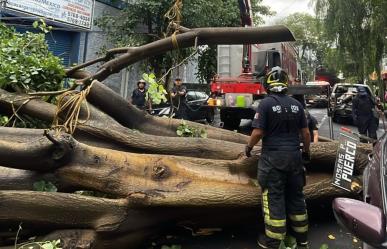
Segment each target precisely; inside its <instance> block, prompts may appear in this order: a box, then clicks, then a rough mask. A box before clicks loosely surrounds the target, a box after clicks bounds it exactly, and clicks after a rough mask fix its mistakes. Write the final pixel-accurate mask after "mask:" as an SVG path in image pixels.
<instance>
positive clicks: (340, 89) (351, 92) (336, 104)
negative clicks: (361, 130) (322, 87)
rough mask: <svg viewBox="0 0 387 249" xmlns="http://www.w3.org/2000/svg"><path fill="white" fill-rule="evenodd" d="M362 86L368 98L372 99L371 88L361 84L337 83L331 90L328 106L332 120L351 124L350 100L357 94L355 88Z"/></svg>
mask: <svg viewBox="0 0 387 249" xmlns="http://www.w3.org/2000/svg"><path fill="white" fill-rule="evenodd" d="M359 86H363V87H365V88H366V91H367V92H368V94H369V95H370V96H373V97H374V94H373V93H372V91H371V88H370V87H369V86H367V85H363V84H351V83H338V84H336V85H335V86H334V87H333V89H332V94H331V96H330V99H329V101H330V105H331V106H332V111H333V113H332V119H333V121H334V122H336V123H343V122H348V123H352V122H353V119H352V98H353V97H354V96H356V94H357V88H358V87H359Z"/></svg>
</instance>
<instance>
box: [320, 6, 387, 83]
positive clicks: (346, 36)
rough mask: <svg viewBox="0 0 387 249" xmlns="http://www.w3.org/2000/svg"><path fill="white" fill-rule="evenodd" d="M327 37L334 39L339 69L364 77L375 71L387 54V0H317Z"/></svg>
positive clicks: (359, 78) (347, 74)
mask: <svg viewBox="0 0 387 249" xmlns="http://www.w3.org/2000/svg"><path fill="white" fill-rule="evenodd" d="M314 3H315V7H316V13H317V14H318V18H319V19H320V20H321V22H322V23H323V25H324V29H325V30H326V37H327V38H329V39H330V41H331V42H332V47H333V48H336V49H334V50H333V53H334V55H335V58H336V59H337V61H338V63H337V66H338V69H340V70H342V71H343V72H344V75H345V76H346V77H347V78H348V77H351V76H352V77H353V76H354V77H356V78H357V79H358V80H364V79H366V78H367V76H368V75H369V74H370V73H371V72H373V71H374V70H376V71H377V72H380V61H381V58H382V56H383V54H384V53H385V46H386V39H385V37H386V35H387V29H386V28H385V24H386V23H387V16H386V14H385V13H386V12H387V2H386V1H385V0H352V1H341V0H314Z"/></svg>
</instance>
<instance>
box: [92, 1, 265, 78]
mask: <svg viewBox="0 0 387 249" xmlns="http://www.w3.org/2000/svg"><path fill="white" fill-rule="evenodd" d="M173 2H174V1H170V0H144V1H128V3H127V7H126V8H125V9H124V10H122V11H121V12H120V14H119V15H115V16H111V15H108V14H106V15H104V16H103V17H102V18H99V19H97V20H96V24H97V25H98V26H99V27H101V28H102V29H103V30H105V31H106V32H107V33H108V35H109V37H110V39H111V41H112V42H113V43H114V45H115V46H139V45H143V44H146V43H150V42H153V41H156V40H159V39H162V38H164V37H166V36H168V35H170V34H171V32H173V30H170V29H169V22H170V20H169V19H167V18H165V17H164V15H165V13H167V11H168V10H169V9H170V7H171V6H172V4H173ZM251 2H252V8H253V12H254V13H256V15H255V20H256V21H257V22H260V21H261V19H260V16H261V15H270V14H271V12H270V10H269V8H268V7H266V6H262V5H261V2H262V0H253V1H251ZM181 15H182V20H181V25H183V26H186V27H189V28H196V27H208V26H212V27H225V26H229V27H233V26H234V27H235V26H240V12H239V8H238V1H236V0H212V1H208V0H184V3H183V7H182V9H181ZM215 49H216V47H210V48H209V50H210V51H208V52H206V53H201V54H200V55H199V58H201V57H206V59H202V60H201V59H199V60H201V63H199V64H200V65H199V68H198V69H199V72H200V73H199V77H201V81H203V82H204V81H206V80H207V79H208V75H209V74H211V73H212V74H213V73H214V72H215V71H216V68H214V67H213V66H211V67H208V65H216V56H213V55H214V54H216V50H215ZM214 51H215V52H214ZM190 53H191V50H190V49H181V50H179V51H178V52H170V53H167V54H163V55H158V56H155V57H153V58H150V59H148V61H145V65H146V66H148V65H150V67H149V70H150V71H154V72H155V74H156V76H160V75H161V73H162V72H163V71H166V70H167V69H168V68H171V67H172V65H176V64H178V62H179V61H180V60H181V59H182V58H185V57H187V56H188V55H189V54H190ZM210 69H211V70H212V72H210V73H209V72H208V71H209V70H210Z"/></svg>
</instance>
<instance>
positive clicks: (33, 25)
mask: <svg viewBox="0 0 387 249" xmlns="http://www.w3.org/2000/svg"><path fill="white" fill-rule="evenodd" d="M38 26H39V22H38V21H35V22H33V23H32V27H34V28H35V29H36V28H37V27H38Z"/></svg>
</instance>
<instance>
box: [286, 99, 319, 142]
mask: <svg viewBox="0 0 387 249" xmlns="http://www.w3.org/2000/svg"><path fill="white" fill-rule="evenodd" d="M292 97H293V98H294V99H296V100H297V101H298V102H300V104H301V105H302V107H303V108H304V112H305V115H306V122H307V124H308V128H309V133H310V142H312V143H317V142H318V127H317V125H318V122H317V119H316V118H315V117H314V116H313V115H312V114H311V113H310V112H309V110H308V109H307V108H306V103H305V98H304V95H301V94H295V95H293V96H292Z"/></svg>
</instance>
